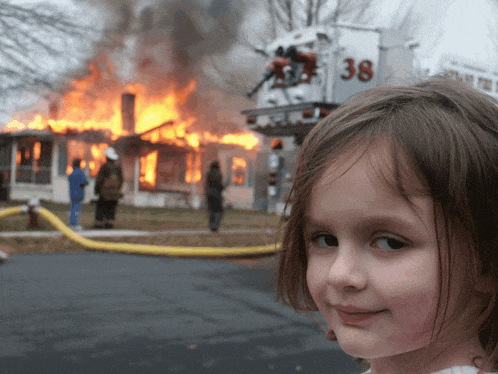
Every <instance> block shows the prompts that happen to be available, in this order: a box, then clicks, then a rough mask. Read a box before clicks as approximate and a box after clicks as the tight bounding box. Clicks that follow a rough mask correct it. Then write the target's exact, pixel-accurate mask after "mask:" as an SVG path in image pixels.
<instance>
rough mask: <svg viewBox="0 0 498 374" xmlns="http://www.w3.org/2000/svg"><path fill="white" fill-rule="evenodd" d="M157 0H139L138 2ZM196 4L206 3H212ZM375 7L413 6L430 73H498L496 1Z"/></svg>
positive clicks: (386, 11) (421, 0)
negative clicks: (474, 68) (455, 66)
mask: <svg viewBox="0 0 498 374" xmlns="http://www.w3.org/2000/svg"><path fill="white" fill-rule="evenodd" d="M33 1H36V0H11V2H12V3H15V4H25V3H32V2H33ZM45 1H48V2H51V3H53V4H57V5H59V6H61V7H72V6H73V5H72V4H73V1H72V0H45ZM157 1H158V0H139V1H137V3H139V5H140V4H141V3H144V2H147V3H148V2H150V3H155V2H157ZM199 1H202V2H205V3H209V2H210V1H211V0H199ZM232 1H236V0H232ZM80 4H81V0H80ZM378 4H379V5H378V6H377V7H376V8H375V11H376V12H377V16H376V17H375V18H374V21H373V23H374V24H375V25H377V26H383V27H386V26H389V23H390V22H392V20H393V15H394V14H395V13H396V11H397V10H398V9H399V7H404V8H405V9H407V8H408V7H410V6H412V7H413V11H414V13H415V14H416V15H417V17H418V19H419V20H420V21H419V24H418V27H417V28H416V34H415V35H414V38H415V39H416V40H417V41H419V42H420V47H419V48H417V50H416V56H417V60H418V63H419V65H420V66H421V67H422V68H424V69H429V70H430V72H431V73H435V72H436V68H437V62H438V60H439V58H440V57H441V56H442V55H444V54H451V55H454V56H459V57H462V58H465V59H467V60H469V61H474V62H475V63H477V64H478V65H480V66H483V67H487V68H493V69H494V68H495V67H496V69H497V70H498V66H496V60H497V58H498V22H497V21H496V19H498V17H497V16H498V0H472V1H468V0H439V1H435V0H411V1H407V0H378ZM494 30H496V31H494ZM494 40H495V41H494ZM6 119H8V117H7V118H6V117H5V116H3V117H2V116H0V121H2V122H5V121H6Z"/></svg>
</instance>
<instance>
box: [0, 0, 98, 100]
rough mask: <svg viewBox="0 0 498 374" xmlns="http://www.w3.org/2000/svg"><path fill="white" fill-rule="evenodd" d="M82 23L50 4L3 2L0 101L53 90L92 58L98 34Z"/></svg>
mask: <svg viewBox="0 0 498 374" xmlns="http://www.w3.org/2000/svg"><path fill="white" fill-rule="evenodd" d="M82 18H84V15H82V14H78V15H77V17H74V16H73V17H71V16H69V15H68V14H67V13H64V12H62V11H61V10H60V9H58V8H57V7H56V6H54V5H52V4H45V3H38V4H32V5H14V4H12V3H10V2H9V1H4V0H0V100H2V101H4V102H5V100H8V99H9V98H12V97H19V96H20V95H25V94H27V93H40V92H43V91H46V92H48V91H51V90H53V89H54V88H55V85H56V84H57V83H56V82H60V76H61V72H64V71H68V69H75V68H76V67H77V66H78V65H79V62H81V60H83V59H85V58H86V57H88V53H90V52H91V50H92V43H93V42H94V41H96V39H97V38H98V37H99V35H100V32H99V30H96V28H90V27H88V26H84V25H83V22H82V21H81V19H82ZM78 67H79V66H78Z"/></svg>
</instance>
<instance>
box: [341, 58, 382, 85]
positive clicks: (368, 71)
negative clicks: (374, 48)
mask: <svg viewBox="0 0 498 374" xmlns="http://www.w3.org/2000/svg"><path fill="white" fill-rule="evenodd" d="M344 62H345V63H346V64H347V66H346V70H347V71H348V73H349V74H342V75H341V78H342V79H344V80H348V79H351V78H353V77H354V76H355V75H356V68H355V66H354V65H355V64H354V59H352V58H346V59H344ZM372 66H373V63H372V61H370V60H363V61H361V62H360V63H359V64H358V70H359V72H358V79H359V80H361V81H363V82H368V81H369V80H370V79H372V78H373V76H374V73H373V70H372Z"/></svg>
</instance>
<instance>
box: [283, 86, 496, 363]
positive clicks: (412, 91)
mask: <svg viewBox="0 0 498 374" xmlns="http://www.w3.org/2000/svg"><path fill="white" fill-rule="evenodd" d="M380 137H387V138H388V139H389V140H390V142H389V144H390V146H391V157H392V158H393V161H394V169H395V170H394V172H393V177H394V181H393V182H394V183H391V187H394V188H395V189H397V191H398V192H400V193H401V194H402V195H403V196H405V197H406V196H407V192H406V189H405V187H404V184H403V183H402V176H403V173H406V171H407V168H406V166H408V168H409V169H410V170H408V172H411V173H412V174H413V173H415V174H416V176H417V177H418V178H419V179H420V181H421V182H422V184H423V185H424V187H425V188H426V190H427V191H426V193H427V194H429V195H430V196H431V197H432V198H433V201H434V208H435V212H436V213H437V214H435V222H434V224H435V227H436V229H437V232H438V243H439V248H441V247H444V248H445V250H444V251H441V249H439V259H440V261H439V262H440V263H439V271H440V275H441V276H440V297H439V307H438V318H442V320H441V322H440V323H441V326H442V323H443V322H445V321H444V320H445V316H446V308H447V304H448V297H449V294H450V287H451V279H452V275H451V269H452V265H454V257H455V256H454V255H452V252H451V250H452V248H453V250H454V251H457V250H458V251H463V252H464V253H465V255H466V257H467V259H468V260H469V266H468V269H466V270H465V271H466V274H465V276H468V280H469V282H468V283H469V287H468V289H466V290H461V293H460V297H459V301H460V304H459V305H463V307H466V306H467V304H466V303H465V300H466V297H467V299H469V298H468V296H469V293H468V292H470V290H472V292H474V286H475V285H476V282H477V277H478V276H487V277H488V278H490V279H492V280H493V284H494V282H495V281H496V280H497V279H498V106H497V103H496V102H495V101H494V100H492V99H491V98H489V97H488V96H486V95H484V94H482V93H480V92H478V91H476V90H474V89H471V88H470V87H467V86H465V85H463V84H461V83H458V82H454V81H449V80H445V79H432V80H429V81H426V82H422V83H419V84H416V85H413V86H409V87H380V88H374V89H371V90H368V91H365V92H363V93H361V94H359V95H357V96H355V97H353V98H352V99H350V100H348V102H346V103H345V104H343V105H342V106H341V107H339V108H338V109H337V110H335V111H333V112H332V113H331V114H330V115H329V116H328V117H326V118H325V119H324V120H323V121H321V122H320V123H319V124H318V125H317V126H315V128H314V129H313V130H312V131H311V132H310V133H309V134H308V136H307V137H306V139H305V141H304V143H303V145H302V149H301V152H300V154H299V158H298V164H297V170H296V177H295V180H294V184H293V187H292V192H291V193H292V196H293V197H292V209H291V213H290V217H289V220H288V223H287V226H286V228H285V235H284V239H283V243H282V253H281V256H280V264H279V273H278V283H277V291H278V294H277V301H280V302H282V303H284V304H286V305H289V306H292V307H293V308H294V309H296V310H304V311H308V310H314V311H316V310H317V306H316V304H315V303H314V301H313V299H312V297H311V294H310V292H309V289H308V286H307V283H306V270H307V264H308V261H307V254H306V248H305V240H304V233H303V228H304V227H303V225H304V217H305V214H306V212H307V207H308V206H309V203H310V199H311V191H312V189H313V186H314V185H315V184H316V183H317V181H318V180H319V179H320V178H321V176H322V174H323V172H324V171H325V169H326V168H327V167H328V166H330V164H331V163H332V162H333V161H334V160H335V159H336V158H337V157H339V156H340V155H341V154H344V153H345V152H346V151H348V152H349V151H351V150H357V149H360V150H366V149H367V148H368V147H369V146H370V145H371V144H372V143H373V142H374V141H375V140H378V139H379V138H380ZM400 154H402V156H400ZM404 160H405V161H404ZM406 164H408V165H406ZM457 229H458V231H457ZM455 232H462V233H463V234H462V235H459V238H460V239H462V238H463V239H465V240H466V244H468V245H463V246H462V245H461V246H456V245H455V244H456V240H457V239H456V238H455V235H454V233H455ZM442 243H443V244H442ZM457 247H458V249H457ZM497 288H498V287H493V290H492V295H488V297H489V298H488V301H489V302H487V307H486V308H484V310H483V311H482V313H481V316H480V317H479V318H476V319H475V321H477V322H476V323H478V327H479V339H480V342H481V344H482V346H483V348H484V349H485V350H486V352H487V353H488V355H489V359H488V360H485V362H484V365H483V367H484V368H494V369H498V347H497V343H498V306H497V305H496V303H495V299H496V295H497ZM465 292H467V293H465ZM490 292H491V291H490ZM462 300H463V301H462ZM434 326H436V322H435V325H434Z"/></svg>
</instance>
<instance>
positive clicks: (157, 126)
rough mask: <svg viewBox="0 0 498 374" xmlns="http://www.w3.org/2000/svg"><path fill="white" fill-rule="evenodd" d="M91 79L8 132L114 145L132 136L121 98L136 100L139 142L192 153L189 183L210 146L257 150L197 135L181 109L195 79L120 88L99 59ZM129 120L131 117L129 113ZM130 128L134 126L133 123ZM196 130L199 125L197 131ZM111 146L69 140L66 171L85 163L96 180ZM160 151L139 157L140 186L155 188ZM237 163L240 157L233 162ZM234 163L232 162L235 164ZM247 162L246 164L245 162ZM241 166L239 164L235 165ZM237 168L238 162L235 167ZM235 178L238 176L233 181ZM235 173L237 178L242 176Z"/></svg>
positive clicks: (243, 139)
mask: <svg viewBox="0 0 498 374" xmlns="http://www.w3.org/2000/svg"><path fill="white" fill-rule="evenodd" d="M88 72H89V73H88V75H86V76H84V77H82V78H78V79H74V80H73V81H72V82H71V84H70V87H69V88H68V89H67V90H66V92H65V94H64V95H63V96H62V97H61V98H60V100H59V102H58V103H57V105H54V103H51V105H50V108H49V110H48V111H47V114H46V115H42V114H33V115H32V116H31V117H29V116H28V115H27V116H26V117H27V118H25V119H21V117H20V116H15V117H13V118H12V119H11V120H10V121H9V122H8V123H7V124H6V130H5V131H7V132H12V131H19V130H26V129H33V130H49V131H52V132H56V133H61V134H65V133H68V132H71V133H73V134H74V133H78V132H84V131H87V130H93V131H103V132H105V133H106V135H107V136H108V139H109V140H110V141H113V140H117V139H118V138H119V137H122V136H127V135H133V134H130V133H129V132H128V131H131V128H130V127H128V128H127V129H125V128H124V127H123V118H122V108H121V105H122V100H123V99H122V94H124V93H129V94H133V95H135V99H134V100H135V106H134V117H135V128H134V133H135V134H142V135H141V139H142V140H146V141H149V142H151V143H165V144H172V145H176V146H179V147H185V148H190V149H191V153H189V154H187V156H186V159H185V161H184V162H185V164H184V166H185V167H186V170H185V179H184V181H185V182H186V183H192V182H194V183H198V182H200V180H201V177H202V176H201V167H202V166H201V164H202V160H201V154H202V151H200V147H201V146H202V145H205V144H208V143H219V144H232V145H236V146H240V147H243V148H245V149H247V150H250V149H254V148H255V147H256V146H257V145H258V139H257V138H256V137H255V136H254V135H252V134H250V133H245V132H243V131H241V132H240V133H235V134H226V135H217V134H213V133H211V132H209V131H204V130H202V131H201V130H194V128H201V127H202V126H199V121H202V119H201V118H197V117H196V116H194V115H193V114H189V113H188V112H186V111H184V110H182V108H183V107H185V105H186V104H187V102H188V101H190V100H191V99H192V95H194V94H195V92H196V90H197V82H196V80H195V79H192V80H190V81H189V82H188V84H186V85H185V86H183V87H178V86H177V85H176V84H175V83H174V82H167V81H161V80H159V79H157V80H155V81H151V83H150V84H149V85H145V84H142V83H133V84H122V83H120V81H119V79H118V78H117V76H116V75H115V73H114V68H113V65H112V62H111V60H110V59H109V58H108V57H107V55H105V54H102V55H100V56H99V57H97V58H96V59H95V60H94V61H92V63H90V65H89V68H88ZM130 117H132V116H131V114H130ZM128 123H132V122H131V121H129V122H128ZM194 125H196V126H194ZM107 146H108V144H106V143H98V144H91V145H90V144H88V143H85V142H83V141H79V140H70V141H69V142H68V144H67V161H68V166H67V169H66V172H67V173H68V174H70V173H71V172H72V171H73V170H72V169H73V168H72V161H73V160H74V159H75V158H80V159H81V160H82V162H81V167H82V168H83V169H84V168H87V170H89V174H90V176H92V177H95V176H96V175H97V172H98V170H99V169H100V167H101V166H102V165H103V164H104V163H105V156H104V151H105V149H106V148H107ZM40 149H41V148H40V143H36V145H35V148H33V149H32V152H33V154H32V155H31V156H32V157H33V159H34V160H35V161H34V162H35V163H37V162H38V161H37V160H38V159H39V158H40V152H41V151H40ZM23 152H24V153H23V154H21V153H20V151H18V153H17V155H16V161H17V163H18V164H20V163H21V162H22V160H24V159H29V158H30V155H29V154H28V153H29V149H25V150H24V151H23ZM158 159H159V154H158V152H157V151H155V152H152V153H149V154H147V155H145V156H142V157H140V183H141V185H144V186H154V185H155V184H156V182H157V175H156V173H157V163H158ZM235 159H236V158H235ZM235 159H234V160H235ZM241 160H243V161H244V162H245V159H242V158H241ZM234 162H238V161H234ZM233 167H235V163H234V166H233ZM237 168H238V169H233V170H234V172H235V171H236V170H237V172H238V170H243V172H242V171H241V172H240V173H242V174H240V173H239V174H240V176H239V177H237V178H239V179H237V182H235V180H234V183H236V184H243V183H244V175H245V174H244V173H245V168H246V166H245V164H244V166H241V165H238V166H237ZM235 174H236V173H234V176H235ZM239 174H237V175H239Z"/></svg>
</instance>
